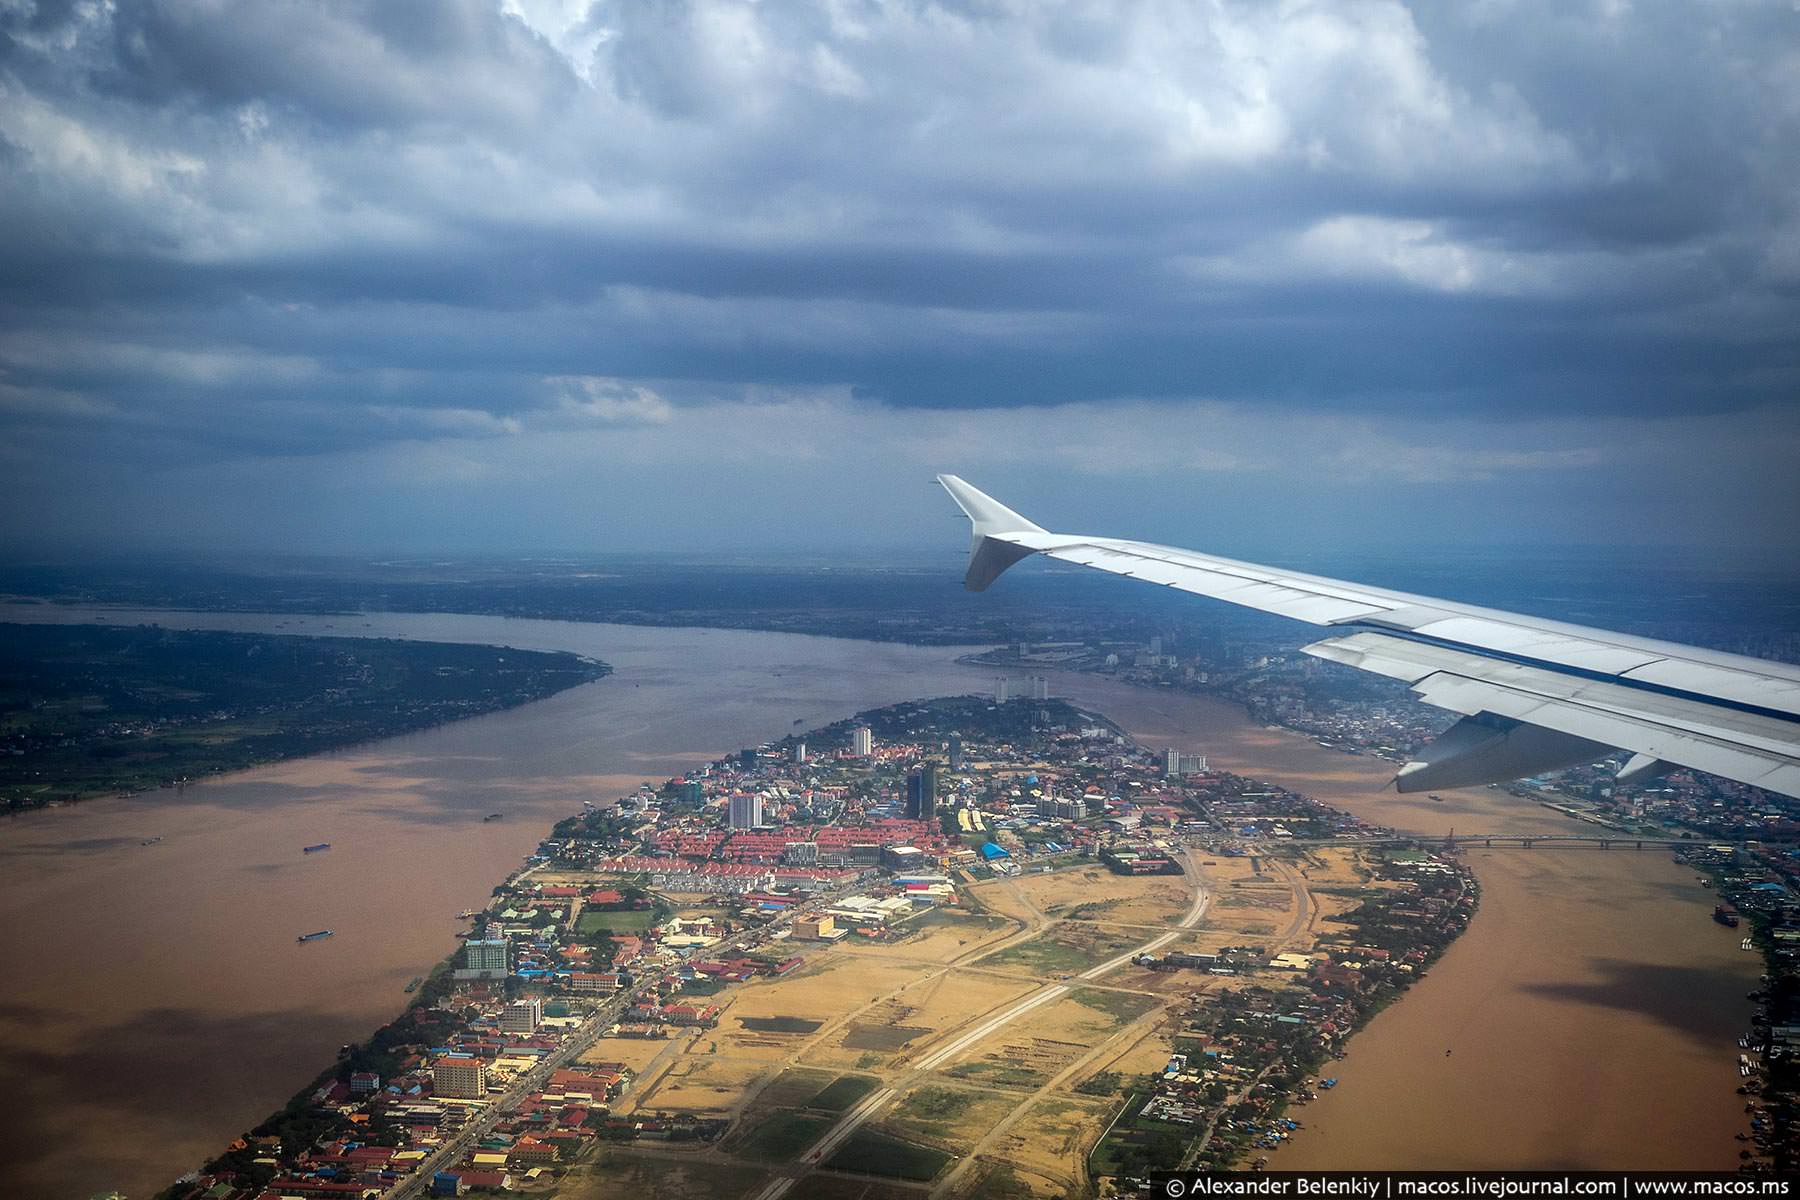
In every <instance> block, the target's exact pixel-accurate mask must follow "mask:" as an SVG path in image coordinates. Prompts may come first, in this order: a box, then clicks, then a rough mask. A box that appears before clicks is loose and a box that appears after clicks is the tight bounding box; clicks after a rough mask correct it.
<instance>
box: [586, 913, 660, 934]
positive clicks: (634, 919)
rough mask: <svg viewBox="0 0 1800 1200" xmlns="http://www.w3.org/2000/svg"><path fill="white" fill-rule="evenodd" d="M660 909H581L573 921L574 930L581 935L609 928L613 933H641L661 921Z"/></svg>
mask: <svg viewBox="0 0 1800 1200" xmlns="http://www.w3.org/2000/svg"><path fill="white" fill-rule="evenodd" d="M662 916H663V913H662V910H661V909H658V908H654V907H653V908H622V909H620V910H618V911H617V912H598V911H592V910H588V911H583V912H582V914H581V916H580V917H579V918H578V919H577V920H576V922H575V932H577V933H579V934H580V935H581V936H582V937H591V936H592V935H593V934H595V933H596V932H598V931H599V930H602V929H610V930H612V931H613V932H614V933H642V932H643V931H644V930H646V929H648V928H650V927H651V926H652V925H659V924H661V923H662V921H661V918H662Z"/></svg>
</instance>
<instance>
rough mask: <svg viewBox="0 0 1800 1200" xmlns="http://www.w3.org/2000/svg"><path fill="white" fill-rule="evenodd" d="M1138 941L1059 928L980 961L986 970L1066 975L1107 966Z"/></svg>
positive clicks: (1091, 928)
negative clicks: (996, 968)
mask: <svg viewBox="0 0 1800 1200" xmlns="http://www.w3.org/2000/svg"><path fill="white" fill-rule="evenodd" d="M1138 940H1139V939H1137V938H1134V937H1131V936H1130V935H1128V934H1123V933H1115V932H1113V931H1111V930H1108V929H1101V928H1098V927H1096V926H1092V925H1088V926H1080V927H1069V926H1059V927H1057V928H1055V929H1052V930H1051V931H1050V932H1048V933H1043V934H1039V935H1038V936H1037V937H1034V938H1032V939H1031V940H1030V941H1025V942H1020V943H1018V944H1017V945H1014V946H1008V947H1007V948H1006V949H1004V950H1002V951H1000V952H999V953H998V954H990V955H989V956H987V957H986V958H984V959H981V960H980V961H981V965H982V966H984V967H1023V968H1024V969H1026V970H1028V971H1030V972H1032V973H1033V974H1036V975H1045V976H1050V975H1065V974H1070V973H1073V972H1075V971H1084V970H1086V969H1087V968H1089V967H1091V966H1094V965H1096V964H1098V963H1102V962H1105V961H1106V960H1107V959H1109V958H1112V957H1114V956H1115V955H1117V954H1119V953H1120V952H1122V951H1125V950H1128V949H1130V948H1131V947H1132V946H1134V945H1136V944H1137V942H1138Z"/></svg>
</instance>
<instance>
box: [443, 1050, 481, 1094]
mask: <svg viewBox="0 0 1800 1200" xmlns="http://www.w3.org/2000/svg"><path fill="white" fill-rule="evenodd" d="M431 1091H432V1094H433V1095H437V1096H443V1097H445V1098H447V1099H450V1100H480V1099H481V1098H482V1097H484V1096H486V1095H487V1064H486V1063H484V1062H482V1061H481V1060H480V1059H479V1058H459V1057H455V1056H452V1055H448V1054H446V1055H444V1056H443V1057H442V1058H440V1059H438V1060H437V1061H436V1062H434V1063H432V1064H431Z"/></svg>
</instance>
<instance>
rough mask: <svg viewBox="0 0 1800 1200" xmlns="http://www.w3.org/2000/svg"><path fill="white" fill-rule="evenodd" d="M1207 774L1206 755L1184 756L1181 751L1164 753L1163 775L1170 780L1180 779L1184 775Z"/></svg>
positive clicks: (1166, 751)
mask: <svg viewBox="0 0 1800 1200" xmlns="http://www.w3.org/2000/svg"><path fill="white" fill-rule="evenodd" d="M1205 773H1206V755H1204V754H1183V753H1182V752H1181V751H1179V750H1165V751H1164V752H1163V775H1164V776H1166V777H1167V778H1169V779H1180V778H1181V777H1182V776H1183V775H1203V774H1205Z"/></svg>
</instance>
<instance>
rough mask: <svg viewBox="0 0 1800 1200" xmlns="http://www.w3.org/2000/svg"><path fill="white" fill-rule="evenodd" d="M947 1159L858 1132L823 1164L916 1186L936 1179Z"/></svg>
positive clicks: (927, 1149) (939, 1153)
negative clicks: (917, 1183)
mask: <svg viewBox="0 0 1800 1200" xmlns="http://www.w3.org/2000/svg"><path fill="white" fill-rule="evenodd" d="M950 1158H951V1156H950V1155H948V1154H946V1153H944V1152H943V1151H942V1150H933V1149H932V1148H931V1147H930V1146H920V1145H916V1144H915V1143H913V1142H907V1141H902V1140H901V1139H899V1138H897V1137H890V1136H888V1135H887V1134H885V1133H876V1132H875V1131H873V1130H869V1129H859V1130H857V1131H856V1132H855V1133H853V1134H851V1135H850V1140H849V1141H847V1142H845V1143H844V1144H843V1145H842V1146H840V1147H838V1151H837V1153H836V1154H833V1155H832V1156H831V1158H830V1159H828V1160H827V1161H826V1163H825V1165H826V1166H828V1167H833V1168H835V1169H837V1170H839V1171H855V1172H856V1173H858V1174H860V1175H886V1176H887V1177H889V1178H890V1179H911V1180H916V1181H918V1182H920V1183H924V1182H926V1181H927V1180H930V1179H935V1178H937V1174H938V1172H939V1171H942V1170H943V1169H944V1165H945V1164H946V1163H948V1162H949V1161H950Z"/></svg>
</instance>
